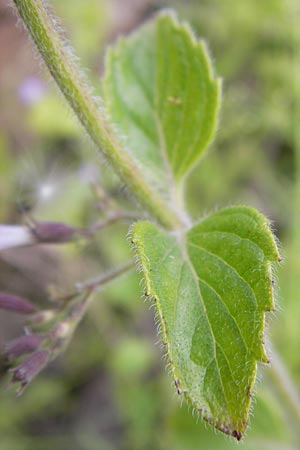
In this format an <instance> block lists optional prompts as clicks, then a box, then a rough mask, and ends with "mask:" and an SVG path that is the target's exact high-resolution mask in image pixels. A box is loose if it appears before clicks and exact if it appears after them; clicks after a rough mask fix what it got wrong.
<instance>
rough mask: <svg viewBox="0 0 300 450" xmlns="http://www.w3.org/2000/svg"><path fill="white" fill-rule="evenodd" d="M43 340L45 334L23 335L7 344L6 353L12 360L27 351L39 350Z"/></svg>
mask: <svg viewBox="0 0 300 450" xmlns="http://www.w3.org/2000/svg"><path fill="white" fill-rule="evenodd" d="M43 340H44V336H42V335H38V334H28V335H26V336H21V337H19V338H17V339H14V340H13V341H11V342H8V343H7V344H6V345H5V354H6V356H7V357H8V359H9V360H11V361H12V360H13V359H16V358H18V357H19V356H22V355H25V354H26V353H32V352H34V351H35V350H37V348H38V347H39V345H40V344H41V343H42V341H43Z"/></svg>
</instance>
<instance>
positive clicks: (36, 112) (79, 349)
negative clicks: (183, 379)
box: [0, 0, 300, 450]
mask: <svg viewBox="0 0 300 450" xmlns="http://www.w3.org/2000/svg"><path fill="white" fill-rule="evenodd" d="M51 3H52V4H53V8H54V10H55V13H56V14H57V15H58V16H59V17H61V20H62V23H63V26H64V28H65V29H66V33H67V35H68V37H69V38H70V40H71V42H72V45H73V46H74V48H75V51H76V53H77V54H78V55H79V56H80V59H81V60H82V63H83V65H84V66H85V67H88V74H89V77H90V79H91V81H92V82H93V84H94V86H95V92H96V93H97V92H98V93H99V92H100V91H101V85H100V77H101V74H102V72H103V55H104V49H105V47H106V46H107V45H108V44H110V43H112V42H113V40H114V39H115V38H116V37H117V36H118V35H119V34H122V33H127V32H129V31H130V30H132V29H133V28H135V27H136V26H137V25H138V24H140V23H141V22H143V21H144V20H146V19H147V18H148V17H150V16H151V15H152V14H153V13H154V12H155V11H156V10H158V9H160V8H162V7H172V8H175V9H176V10H177V11H178V13H179V15H180V16H181V17H183V18H186V19H187V20H188V21H189V22H190V23H191V24H192V26H193V28H194V30H195V32H196V33H197V35H198V36H201V37H203V38H204V39H205V40H206V41H207V43H208V45H209V48H210V50H211V53H212V55H213V58H214V60H215V67H216V71H217V73H218V74H220V75H221V76H222V77H223V80H224V93H223V97H224V99H223V107H222V115H221V121H220V127H219V132H218V136H217V139H216V141H215V143H214V145H213V146H212V148H211V149H210V152H209V156H208V157H205V158H204V159H203V161H202V162H201V164H200V165H199V166H198V167H197V168H196V169H195V170H194V171H193V173H192V176H191V178H190V181H189V184H188V186H187V204H188V207H189V209H190V211H191V214H192V215H193V217H195V218H197V217H199V215H201V214H204V213H206V212H209V211H211V210H213V209H214V208H215V207H221V206H226V205H229V204H238V203H245V204H249V205H253V206H255V207H257V208H258V209H260V210H261V211H263V212H264V213H265V214H266V215H267V216H268V217H269V218H270V219H271V220H272V222H273V224H274V229H275V232H276V234H277V236H278V237H279V239H280V241H281V245H282V248H283V252H284V255H285V263H284V264H283V265H282V266H281V267H280V268H279V269H278V270H277V276H276V279H277V280H276V284H278V285H279V286H280V288H278V289H277V297H278V298H277V304H278V311H277V313H276V314H275V315H274V316H273V317H271V320H270V318H268V319H267V320H268V322H269V321H270V324H269V335H270V339H271V341H272V343H273V345H274V347H276V349H277V350H278V352H279V354H280V357H281V358H282V360H283V361H284V363H285V365H286V366H287V367H288V369H289V371H290V373H291V377H292V379H293V381H294V383H295V385H296V387H297V388H298V389H299V388H300V356H299V345H300V326H299V318H300V302H299V277H300V166H299V160H300V142H299V141H300V138H299V132H298V128H299V123H300V113H299V105H300V96H299V89H298V88H297V87H298V86H299V84H300V63H299V50H297V48H298V49H299V47H297V45H296V43H297V40H298V42H299V37H297V32H298V31H297V28H298V23H297V18H298V20H299V18H300V17H299V14H298V16H297V13H299V7H298V3H297V0H295V1H294V0H264V1H260V0H244V1H237V0H226V1H223V0H185V1H183V0H181V1H180V0H170V1H159V0H111V1H109V0H64V1H63V2H62V1H59V0H53V1H52V2H51ZM297 68H298V69H297ZM297 118H298V119H299V120H298V121H297ZM91 183H100V184H101V186H103V187H105V189H106V191H107V192H109V193H110V194H111V195H112V196H113V197H114V198H115V199H116V200H117V201H118V202H120V204H126V205H132V203H131V199H130V198H129V197H128V195H127V193H126V191H125V190H124V189H123V187H122V186H121V185H120V184H119V182H118V180H117V178H116V177H115V176H114V175H113V174H112V172H111V170H110V168H109V167H107V165H106V164H103V163H102V161H101V159H100V158H99V156H98V155H97V154H96V151H95V149H94V148H93V146H92V144H91V142H90V141H89V139H88V138H87V137H86V136H85V135H84V133H83V132H82V129H81V127H80V126H79V124H78V123H77V121H76V119H74V117H73V116H72V114H71V113H70V111H69V110H68V108H67V107H66V105H65V103H64V101H63V100H62V98H61V96H60V94H59V93H58V92H57V89H56V88H55V86H54V85H53V83H52V82H51V81H50V80H49V76H48V75H47V73H46V71H45V70H44V68H43V67H42V65H41V64H40V63H39V60H38V59H37V58H34V52H33V51H32V47H31V46H30V45H29V44H28V41H27V37H26V35H25V33H24V32H23V30H22V28H21V27H20V26H17V19H16V17H15V15H14V13H13V11H12V9H11V8H10V6H9V2H8V0H0V222H1V223H19V222H22V221H23V220H24V211H26V213H28V212H29V213H30V214H31V215H32V216H33V217H34V218H35V219H38V220H53V221H65V222H67V223H69V224H73V225H77V226H87V225H89V224H91V223H93V222H94V221H95V220H97V219H98V218H99V217H101V214H103V211H101V210H99V208H98V207H97V201H96V199H95V196H94V195H93V193H92V190H91V189H90V185H91ZM132 208H133V209H134V205H133V206H132ZM127 228H128V225H127V224H124V223H123V224H122V223H121V224H115V225H113V226H111V227H109V228H107V229H105V230H103V231H101V232H99V233H98V234H97V235H96V236H95V237H94V238H92V239H91V240H88V241H85V242H81V243H79V244H70V245H66V246H60V247H58V246H57V247H49V246H48V247H47V246H41V247H39V248H37V247H35V248H30V249H28V248H27V249H18V250H14V251H12V250H10V251H5V252H2V253H1V255H0V286H1V290H10V291H13V292H15V293H20V294H23V295H25V296H27V297H29V298H31V299H33V300H35V301H36V302H37V303H38V304H40V305H42V306H44V307H49V304H47V296H48V292H49V288H51V286H56V287H59V288H61V289H68V288H70V287H72V285H74V283H75V282H77V281H79V280H83V279H85V278H87V277H91V276H93V275H97V274H98V273H101V272H102V271H105V270H106V269H110V268H113V267H116V266H117V265H119V264H120V263H122V262H124V261H126V260H127V259H128V258H129V257H130V251H129V249H128V244H127V241H126V233H127ZM21 326H22V325H21V322H20V321H18V320H16V319H13V318H11V317H10V316H9V315H8V314H1V317H0V345H3V343H4V342H6V341H7V340H9V339H11V338H13V337H16V336H18V335H19V334H20V333H21ZM156 342H157V337H156V326H155V322H154V319H153V313H152V311H149V305H148V304H147V303H144V302H143V301H142V300H141V294H140V288H139V277H138V276H136V275H135V274H132V275H128V276H126V277H124V278H123V279H122V280H120V281H119V282H117V283H115V284H114V285H113V286H111V287H109V288H107V289H105V291H103V292H101V293H99V294H98V295H97V298H96V299H95V302H94V304H93V306H92V307H91V309H90V311H89V312H88V314H87V316H86V317H85V319H84V320H83V322H82V324H81V325H80V327H79V329H78V330H77V332H76V335H75V337H74V339H73V341H72V343H71V345H70V347H69V349H68V350H67V352H66V353H65V354H64V356H63V357H61V358H59V360H58V361H57V362H56V363H54V364H53V365H52V366H51V367H50V368H49V369H48V370H47V371H46V372H45V373H43V374H42V375H41V376H39V377H38V379H37V380H36V381H35V382H34V383H33V384H32V386H30V387H29V388H28V391H27V392H26V393H25V395H23V397H21V398H18V399H16V398H15V396H14V393H13V392H12V391H11V390H7V389H5V385H4V384H2V385H1V389H0V435H1V440H0V450H47V449H56V450H69V449H72V450H100V449H101V450H117V449H118V450H119V449H121V450H146V449H147V450H196V449H197V450H198V449H205V450H210V449H211V450H218V449H222V450H223V449H225V450H226V449H233V448H236V447H235V443H233V442H232V441H231V440H229V439H228V438H224V436H222V435H220V434H217V433H215V432H214V431H213V430H212V429H211V428H210V427H208V426H207V425H205V424H203V423H202V422H201V421H200V420H197V418H195V417H193V416H192V412H191V411H188V407H187V406H186V405H182V407H180V401H179V400H178V399H177V395H175V389H174V386H173V384H172V381H171V379H170V377H169V376H168V374H167V372H166V370H165V364H164V361H163V360H162V356H163V352H162V350H161V349H160V346H159V345H155V343H156ZM258 378H259V381H258V384H257V395H256V399H255V401H254V406H253V411H252V412H253V414H252V416H253V417H252V418H251V423H250V428H249V431H248V433H247V436H246V438H245V443H244V445H243V448H244V449H245V450H248V449H249V450H250V449H256V450H268V449H272V450H276V449H287V450H290V449H296V448H299V447H298V446H297V444H295V440H294V439H295V436H294V433H295V424H293V419H292V418H291V417H290V416H289V413H288V411H285V409H284V407H283V403H282V399H281V398H280V396H279V395H278V394H277V393H276V391H275V390H274V388H273V387H272V380H271V376H270V371H269V369H268V367H260V368H259V377H258ZM298 426H299V425H298Z"/></svg>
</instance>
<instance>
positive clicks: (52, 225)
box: [31, 222, 76, 244]
mask: <svg viewBox="0 0 300 450" xmlns="http://www.w3.org/2000/svg"><path fill="white" fill-rule="evenodd" d="M31 233H32V235H33V237H34V239H35V240H36V241H38V242H41V243H48V244H55V243H58V244H59V243H62V242H69V241H71V240H72V239H73V237H74V235H75V233H76V228H74V227H71V226H69V225H66V224H64V223H59V222H37V223H35V224H34V226H33V228H32V229H31Z"/></svg>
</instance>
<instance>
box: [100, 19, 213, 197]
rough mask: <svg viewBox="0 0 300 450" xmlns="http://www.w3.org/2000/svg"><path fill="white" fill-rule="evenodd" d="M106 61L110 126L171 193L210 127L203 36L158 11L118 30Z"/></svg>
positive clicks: (152, 178) (148, 174) (148, 176)
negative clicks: (125, 33)
mask: <svg viewBox="0 0 300 450" xmlns="http://www.w3.org/2000/svg"><path fill="white" fill-rule="evenodd" d="M105 67H106V72H105V79H104V97H105V104H106V107H107V110H108V113H109V116H110V118H111V120H112V122H113V123H114V124H115V125H116V131H117V133H119V135H120V137H121V140H122V142H123V144H124V146H125V148H126V149H127V151H128V152H129V153H130V154H131V156H132V157H133V158H134V159H135V160H136V162H137V163H138V164H139V166H140V167H141V169H142V170H143V173H144V175H145V178H146V179H147V180H148V181H149V182H150V183H151V184H152V185H153V186H155V187H156V188H157V189H158V190H159V191H160V192H161V193H162V194H163V195H164V196H165V197H166V198H169V199H172V200H173V202H174V199H175V201H176V195H177V194H176V191H177V190H178V188H179V186H180V182H181V180H182V179H183V177H184V176H185V175H186V173H187V172H188V171H189V170H190V168H191V167H192V166H193V165H194V164H195V163H196V162H197V161H198V160H199V157H200V156H201V155H202V153H203V152H204V151H205V149H206V148H207V146H208V145H209V143H210V141H211V139H212V137H213V135H214V131H215V128H216V122H217V113H218V109H219V100H220V98H219V97H220V80H219V79H218V78H216V77H215V76H214V75H213V71H212V68H211V65H210V60H209V57H208V53H207V50H206V48H205V45H204V43H203V42H201V41H197V40H196V39H195V37H194V36H193V34H192V32H191V30H190V29H189V27H188V26H187V25H186V24H180V23H178V22H177V20H176V18H175V16H174V14H171V13H162V14H160V15H158V17H157V19H156V20H154V21H151V22H149V23H147V24H146V25H144V26H143V27H142V28H140V29H139V30H138V31H137V32H135V33H133V34H132V35H130V36H129V37H126V38H125V39H124V38H121V39H120V40H119V41H118V43H117V45H116V46H114V47H113V48H112V49H110V50H109V52H108V54H107V58H106V65H105Z"/></svg>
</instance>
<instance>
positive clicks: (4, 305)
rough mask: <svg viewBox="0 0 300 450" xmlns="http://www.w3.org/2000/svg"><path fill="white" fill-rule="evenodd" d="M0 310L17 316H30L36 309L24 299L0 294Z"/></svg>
mask: <svg viewBox="0 0 300 450" xmlns="http://www.w3.org/2000/svg"><path fill="white" fill-rule="evenodd" d="M0 309H5V310H7V311H12V312H16V313H19V314H32V313H34V312H35V311H36V307H35V306H34V305H33V304H32V303H31V302H30V301H29V300H27V299H26V298H23V297H19V296H17V295H12V294H7V293H5V292H0Z"/></svg>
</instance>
